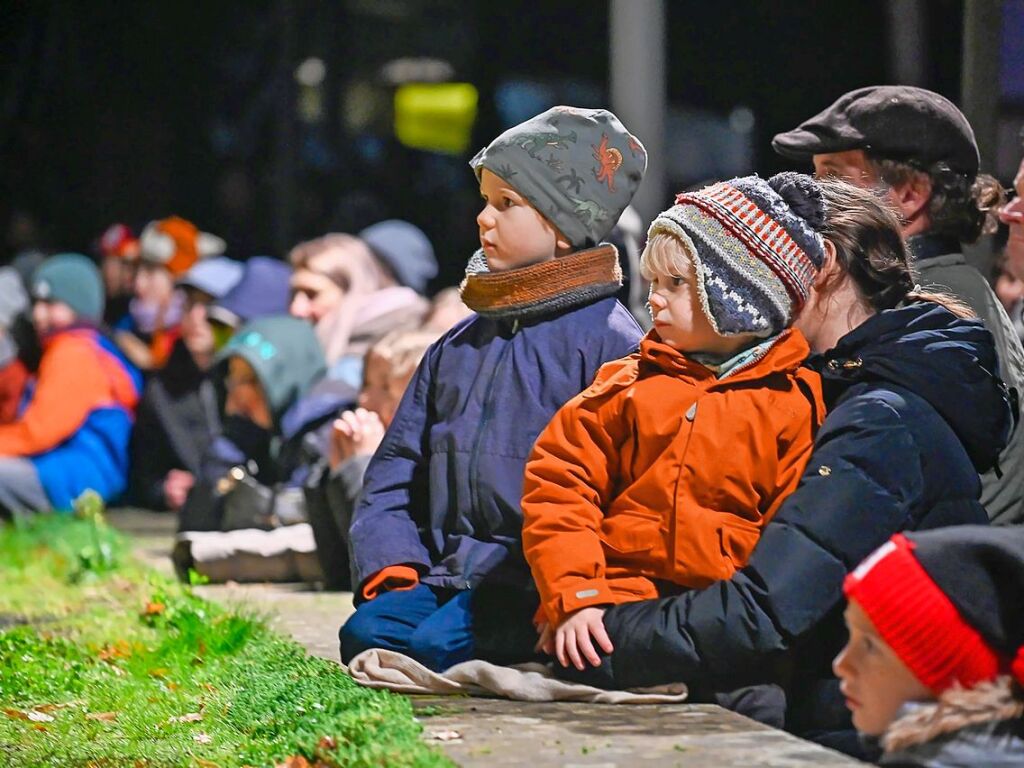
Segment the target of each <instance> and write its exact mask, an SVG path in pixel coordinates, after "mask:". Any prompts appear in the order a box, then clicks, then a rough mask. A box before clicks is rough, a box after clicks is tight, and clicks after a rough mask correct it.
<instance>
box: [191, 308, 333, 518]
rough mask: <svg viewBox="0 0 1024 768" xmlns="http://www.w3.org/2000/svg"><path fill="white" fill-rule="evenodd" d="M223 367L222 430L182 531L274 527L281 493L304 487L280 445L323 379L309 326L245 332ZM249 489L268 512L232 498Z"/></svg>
mask: <svg viewBox="0 0 1024 768" xmlns="http://www.w3.org/2000/svg"><path fill="white" fill-rule="evenodd" d="M217 361H218V364H217V367H216V370H215V375H216V376H217V377H219V378H222V380H223V382H224V385H225V389H226V391H227V399H226V401H225V404H224V409H223V413H222V414H221V423H222V430H221V434H220V435H219V436H218V437H217V438H216V439H215V440H214V441H213V443H212V444H211V445H210V448H209V449H208V450H207V452H206V454H205V455H204V456H203V460H202V462H201V466H200V470H199V473H198V475H197V476H196V482H195V485H194V486H193V488H192V489H191V491H190V492H189V495H188V498H187V500H186V502H185V505H184V507H183V508H182V511H181V518H180V521H179V530H181V531H219V530H227V529H229V528H258V527H273V525H275V524H276V523H275V521H273V520H271V519H270V517H271V516H273V515H277V516H278V517H280V516H281V515H280V512H281V510H282V508H283V507H282V505H281V504H279V503H278V502H280V501H281V499H279V498H278V492H279V491H280V490H281V489H282V488H284V487H288V488H292V489H294V488H297V487H298V486H300V485H301V481H300V482H294V481H293V478H292V475H293V473H294V472H295V470H296V469H297V465H296V462H295V460H294V458H293V457H292V454H291V452H290V450H289V446H288V444H287V442H283V441H282V421H283V419H284V416H285V414H286V412H287V411H288V410H289V408H291V407H292V406H293V405H295V403H297V402H298V401H299V400H300V399H301V398H302V397H303V395H305V394H306V392H308V391H309V389H310V387H312V386H313V384H314V383H316V382H317V381H318V380H319V379H320V378H321V377H322V376H323V375H324V371H325V366H324V357H323V351H322V350H321V349H320V345H319V343H318V342H317V339H316V335H315V334H314V333H313V330H312V328H311V327H310V326H309V325H308V324H307V323H305V322H303V321H301V320H298V319H297V318H293V317H289V316H287V315H284V316H272V317H264V318H260V319H258V320H253V321H251V322H249V323H247V324H246V325H244V326H242V328H241V329H239V331H238V333H236V334H235V335H234V336H232V337H231V340H230V341H229V342H228V343H227V345H226V346H225V347H224V348H223V349H222V350H221V351H220V352H219V353H218V354H217ZM243 481H244V483H249V481H252V483H251V484H250V485H249V487H250V488H253V489H254V495H253V496H252V497H251V498H252V499H253V500H255V499H256V498H257V497H258V498H260V499H262V500H263V501H264V502H265V504H262V506H260V505H257V504H255V503H254V504H253V505H251V506H248V499H249V498H250V497H246V496H244V493H242V494H238V495H235V496H233V497H232V496H231V494H230V492H231V491H232V489H233V488H235V487H236V486H238V485H239V484H240V483H242V484H244V483H243ZM257 486H258V487H257ZM229 497H230V498H229ZM232 498H233V499H234V500H235V501H237V502H239V503H234V502H232V501H231V499H232ZM299 517H301V518H303V519H305V515H304V514H300V515H299Z"/></svg>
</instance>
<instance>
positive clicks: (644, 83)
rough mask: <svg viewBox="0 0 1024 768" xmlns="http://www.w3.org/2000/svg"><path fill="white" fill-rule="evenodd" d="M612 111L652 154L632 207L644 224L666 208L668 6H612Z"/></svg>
mask: <svg viewBox="0 0 1024 768" xmlns="http://www.w3.org/2000/svg"><path fill="white" fill-rule="evenodd" d="M610 14H611V15H610V24H609V27H610V29H609V39H610V40H609V41H610V45H609V48H610V67H609V69H610V80H611V88H610V90H611V100H612V110H613V111H614V112H615V114H616V115H618V116H619V118H620V119H621V120H622V122H623V123H625V125H626V127H627V128H629V130H630V131H631V132H632V133H634V134H636V136H637V138H639V139H640V141H642V142H643V144H644V146H645V147H646V148H647V174H646V176H645V177H644V182H643V184H642V185H641V186H640V190H639V191H638V192H637V194H636V197H634V198H633V207H635V208H636V209H637V211H638V212H639V213H640V216H641V217H642V218H643V219H644V222H648V221H650V220H651V219H653V218H654V217H655V216H656V215H657V214H658V213H659V212H660V211H661V210H662V209H663V208H665V206H666V205H667V204H668V200H667V198H666V196H665V171H664V169H665V112H666V88H665V84H666V76H665V53H666V50H665V47H666V39H665V3H664V0H611V4H610Z"/></svg>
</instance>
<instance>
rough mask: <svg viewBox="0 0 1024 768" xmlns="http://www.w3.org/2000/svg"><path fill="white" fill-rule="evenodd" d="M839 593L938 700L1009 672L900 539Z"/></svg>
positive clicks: (869, 561) (850, 578)
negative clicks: (950, 691) (951, 690)
mask: <svg viewBox="0 0 1024 768" xmlns="http://www.w3.org/2000/svg"><path fill="white" fill-rule="evenodd" d="M843 592H844V593H845V594H846V597H847V598H848V599H850V600H852V601H855V602H856V603H857V605H859V606H860V607H861V608H862V609H863V610H864V612H865V613H866V614H867V615H868V618H870V619H871V623H872V624H874V625H875V629H876V630H878V634H879V635H881V637H882V639H883V640H885V642H886V643H888V644H889V646H890V647H891V648H892V649H893V651H894V652H895V653H896V655H897V656H899V657H900V659H901V660H902V661H903V663H904V664H906V665H907V667H908V668H909V669H910V671H911V672H912V673H913V674H914V676H915V677H916V678H917V679H918V680H920V681H921V682H922V683H924V685H926V686H927V687H928V688H930V689H931V690H932V691H933V692H934V693H935V694H936V695H938V694H940V693H942V692H943V691H945V690H946V689H948V688H950V687H952V686H953V685H954V684H957V683H959V684H960V685H961V686H963V687H964V688H972V687H974V686H975V685H977V684H978V683H981V682H984V681H986V680H992V679H993V678H995V677H996V676H997V675H999V673H1000V671H1001V670H1003V669H1005V668H1006V666H1007V664H1006V663H1005V662H1004V661H1003V660H1001V659H1000V657H999V655H998V654H997V653H996V652H995V650H993V649H992V648H991V647H990V646H989V645H988V644H987V643H986V642H985V640H984V638H982V636H981V634H980V633H979V632H978V630H976V629H975V628H974V627H972V626H971V625H970V624H968V623H967V622H966V621H964V618H963V617H962V616H961V615H960V612H959V611H958V610H957V609H956V606H955V605H953V603H952V601H951V600H950V599H949V598H948V597H947V596H946V593H945V592H943V591H942V590H941V589H939V586H938V585H937V584H936V583H935V582H934V581H933V580H932V578H931V576H929V575H928V573H927V571H925V569H924V568H923V567H922V566H921V564H920V563H919V562H918V561H917V558H916V557H914V555H913V544H911V542H910V541H908V540H907V538H906V537H905V536H903V535H902V534H896V535H895V536H893V537H892V538H891V539H890V540H889V543H888V544H886V545H885V546H884V547H883V548H882V549H880V550H878V552H877V554H876V555H873V556H872V557H869V558H868V559H867V560H865V561H864V563H863V564H862V565H861V566H860V567H858V568H857V569H856V570H855V571H853V573H851V574H849V575H848V576H847V577H846V580H845V581H844V582H843ZM1022 666H1024V663H1022Z"/></svg>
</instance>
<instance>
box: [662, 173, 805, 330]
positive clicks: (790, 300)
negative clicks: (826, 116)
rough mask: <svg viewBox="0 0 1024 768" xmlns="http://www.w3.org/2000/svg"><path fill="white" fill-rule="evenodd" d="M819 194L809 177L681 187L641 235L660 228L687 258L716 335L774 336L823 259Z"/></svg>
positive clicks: (791, 314) (753, 178)
mask: <svg viewBox="0 0 1024 768" xmlns="http://www.w3.org/2000/svg"><path fill="white" fill-rule="evenodd" d="M824 206H825V204H824V200H823V198H822V197H821V193H820V190H819V189H818V187H817V184H816V183H815V182H814V181H813V179H811V178H810V177H809V176H806V175H804V174H797V173H780V174H778V175H776V176H773V177H772V178H771V179H770V180H768V181H765V180H764V179H761V178H759V177H757V176H745V177H742V178H735V179H730V180H729V181H725V182H719V183H717V184H713V185H711V186H709V187H705V188H704V189H701V190H698V191H696V192H684V193H682V194H680V195H678V196H677V197H676V204H675V205H674V206H672V207H671V208H669V209H668V210H666V211H664V212H662V213H661V214H659V215H658V216H657V217H656V218H655V220H654V222H653V223H652V224H651V227H650V230H649V231H648V238H650V237H651V236H653V235H655V234H657V233H668V234H671V235H674V236H675V237H677V238H679V240H681V241H682V243H683V246H684V248H685V249H686V250H687V252H688V255H689V256H690V258H691V259H693V262H694V271H695V272H696V275H697V290H698V293H699V294H700V299H701V305H702V308H703V309H704V313H705V314H706V315H707V317H708V320H709V321H710V323H711V326H712V328H713V329H714V330H715V331H716V332H717V333H718V334H720V335H722V336H736V335H739V334H753V335H755V336H758V337H765V338H766V337H769V336H774V335H776V334H778V333H780V332H781V331H783V330H784V329H785V328H787V327H788V326H789V325H790V324H791V323H792V321H793V318H794V317H795V316H796V314H797V313H798V312H799V311H800V308H801V307H802V306H803V305H804V303H805V302H806V301H807V297H808V295H809V294H810V289H811V284H812V283H813V281H814V277H815V275H816V274H817V272H818V270H819V269H820V268H821V265H822V262H823V261H824V258H825V242H824V239H823V238H822V236H821V235H820V234H819V233H818V231H817V228H820V227H821V226H822V224H823V222H824V213H825V207H824Z"/></svg>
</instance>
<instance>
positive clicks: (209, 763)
mask: <svg viewBox="0 0 1024 768" xmlns="http://www.w3.org/2000/svg"><path fill="white" fill-rule="evenodd" d="M192 759H193V760H195V761H196V765H198V766H199V768H220V766H219V765H217V763H215V762H213V760H203V759H202V758H199V757H193V758H192Z"/></svg>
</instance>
